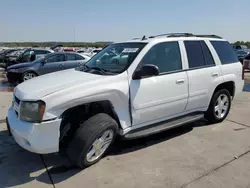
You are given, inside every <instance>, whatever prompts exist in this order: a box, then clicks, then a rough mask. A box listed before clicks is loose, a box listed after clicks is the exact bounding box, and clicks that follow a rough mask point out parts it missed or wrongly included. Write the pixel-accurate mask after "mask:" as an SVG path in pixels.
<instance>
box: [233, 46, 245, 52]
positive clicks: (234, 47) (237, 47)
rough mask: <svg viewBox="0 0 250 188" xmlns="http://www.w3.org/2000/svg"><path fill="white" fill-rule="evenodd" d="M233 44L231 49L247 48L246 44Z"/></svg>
mask: <svg viewBox="0 0 250 188" xmlns="http://www.w3.org/2000/svg"><path fill="white" fill-rule="evenodd" d="M232 46H233V49H234V50H235V51H237V50H246V49H248V47H247V46H246V45H232Z"/></svg>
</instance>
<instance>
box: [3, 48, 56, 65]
mask: <svg viewBox="0 0 250 188" xmlns="http://www.w3.org/2000/svg"><path fill="white" fill-rule="evenodd" d="M52 52H54V51H53V50H50V49H43V48H41V49H39V48H28V49H25V50H24V51H23V52H22V53H20V54H18V55H17V56H15V55H14V56H8V55H7V56H5V58H4V62H3V64H2V67H3V68H7V67H8V66H11V65H14V64H18V63H24V62H31V61H34V60H36V59H38V58H41V57H44V56H45V55H46V54H49V53H52Z"/></svg>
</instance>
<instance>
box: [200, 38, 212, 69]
mask: <svg viewBox="0 0 250 188" xmlns="http://www.w3.org/2000/svg"><path fill="white" fill-rule="evenodd" d="M201 48H202V51H203V55H204V58H205V62H206V65H215V62H214V58H213V56H212V54H211V52H210V50H209V49H208V47H207V45H206V43H205V42H204V41H201Z"/></svg>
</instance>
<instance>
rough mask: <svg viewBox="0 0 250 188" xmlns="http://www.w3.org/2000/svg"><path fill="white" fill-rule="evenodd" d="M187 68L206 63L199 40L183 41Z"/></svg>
mask: <svg viewBox="0 0 250 188" xmlns="http://www.w3.org/2000/svg"><path fill="white" fill-rule="evenodd" d="M184 44H185V48H186V52H187V57H188V64H189V68H196V67H202V66H205V65H206V62H205V59H204V56H203V51H202V48H201V42H200V41H185V42H184Z"/></svg>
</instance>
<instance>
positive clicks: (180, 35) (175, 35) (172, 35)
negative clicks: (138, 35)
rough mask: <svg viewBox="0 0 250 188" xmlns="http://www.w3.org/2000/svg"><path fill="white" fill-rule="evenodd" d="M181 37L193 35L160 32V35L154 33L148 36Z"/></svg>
mask: <svg viewBox="0 0 250 188" xmlns="http://www.w3.org/2000/svg"><path fill="white" fill-rule="evenodd" d="M163 36H166V37H183V36H193V34H192V33H165V34H160V35H154V36H150V37H148V38H155V37H163Z"/></svg>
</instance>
